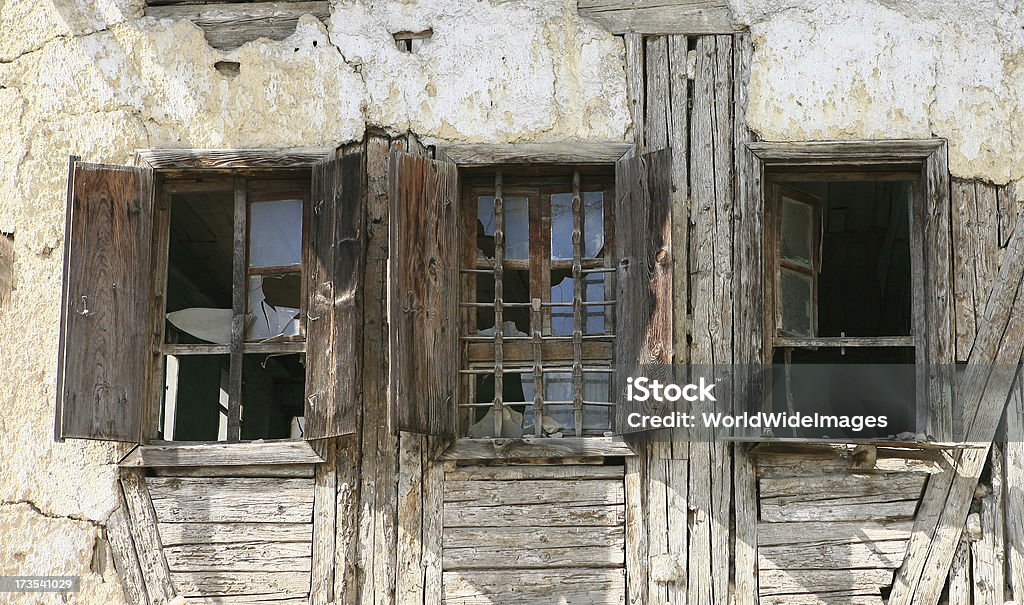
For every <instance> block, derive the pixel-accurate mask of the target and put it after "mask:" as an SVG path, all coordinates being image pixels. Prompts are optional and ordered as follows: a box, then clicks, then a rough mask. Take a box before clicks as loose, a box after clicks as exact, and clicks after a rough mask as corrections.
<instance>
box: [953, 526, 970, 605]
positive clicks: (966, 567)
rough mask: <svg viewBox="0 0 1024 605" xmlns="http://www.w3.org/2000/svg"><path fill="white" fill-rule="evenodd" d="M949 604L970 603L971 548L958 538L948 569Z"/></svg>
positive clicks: (964, 538) (968, 604) (965, 540)
mask: <svg viewBox="0 0 1024 605" xmlns="http://www.w3.org/2000/svg"><path fill="white" fill-rule="evenodd" d="M949 605H971V549H970V547H969V546H968V542H967V537H966V536H964V537H963V538H961V539H960V545H959V546H957V549H956V555H954V557H953V565H952V567H951V568H950V570H949Z"/></svg>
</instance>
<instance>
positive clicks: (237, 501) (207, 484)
mask: <svg viewBox="0 0 1024 605" xmlns="http://www.w3.org/2000/svg"><path fill="white" fill-rule="evenodd" d="M148 483H149V493H150V494H151V495H152V498H153V507H154V508H155V509H156V514H157V517H158V518H159V519H160V522H161V523H207V522H223V523H310V522H311V521H312V518H313V481H312V480H309V479H277V478H274V479H251V478H246V479H229V478H219V477H218V478H194V477H180V478H179V477H151V478H149V481H148Z"/></svg>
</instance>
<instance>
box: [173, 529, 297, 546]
mask: <svg viewBox="0 0 1024 605" xmlns="http://www.w3.org/2000/svg"><path fill="white" fill-rule="evenodd" d="M158 528H159V531H160V543H161V544H162V545H163V546H164V548H167V547H170V546H182V545H188V544H230V543H237V542H245V543H286V542H299V543H305V544H310V543H312V541H313V524H312V523H160V524H159V526H158Z"/></svg>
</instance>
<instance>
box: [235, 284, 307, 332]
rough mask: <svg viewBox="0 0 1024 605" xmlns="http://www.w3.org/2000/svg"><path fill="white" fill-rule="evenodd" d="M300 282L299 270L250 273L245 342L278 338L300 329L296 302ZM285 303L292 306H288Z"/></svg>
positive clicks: (297, 301) (297, 300)
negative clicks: (282, 272) (296, 271)
mask: <svg viewBox="0 0 1024 605" xmlns="http://www.w3.org/2000/svg"><path fill="white" fill-rule="evenodd" d="M301 283H302V278H301V276H300V275H298V274H287V275H282V276H268V277H265V276H262V275H250V276H249V300H248V307H247V314H246V316H245V340H246V342H258V341H267V340H274V339H281V338H285V337H289V336H298V335H299V334H300V333H301V332H300V318H299V309H300V307H299V304H298V303H299V297H298V291H299V288H300V284H301ZM268 286H269V288H268ZM268 289H269V294H268V292H267V291H268ZM287 303H292V304H294V305H295V306H294V307H293V306H288V304H287Z"/></svg>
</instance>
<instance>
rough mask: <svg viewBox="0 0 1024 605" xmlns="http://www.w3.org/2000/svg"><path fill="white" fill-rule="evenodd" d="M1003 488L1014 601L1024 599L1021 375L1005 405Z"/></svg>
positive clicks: (1023, 386)
mask: <svg viewBox="0 0 1024 605" xmlns="http://www.w3.org/2000/svg"><path fill="white" fill-rule="evenodd" d="M1005 422H1006V444H1005V445H1004V446H1003V454H1004V457H1005V460H1004V462H1003V472H1004V473H1005V482H1004V484H1003V492H1004V494H1005V497H1006V501H1005V509H1006V552H1007V556H1008V559H1009V560H1008V564H1009V565H1008V569H1007V574H1008V579H1009V585H1010V589H1011V591H1012V592H1013V595H1012V596H1013V599H1014V600H1015V601H1020V602H1024V383H1022V382H1021V380H1020V377H1018V379H1017V382H1016V383H1014V385H1013V391H1012V392H1011V394H1010V401H1009V404H1008V405H1007V407H1006V418H1005Z"/></svg>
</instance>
